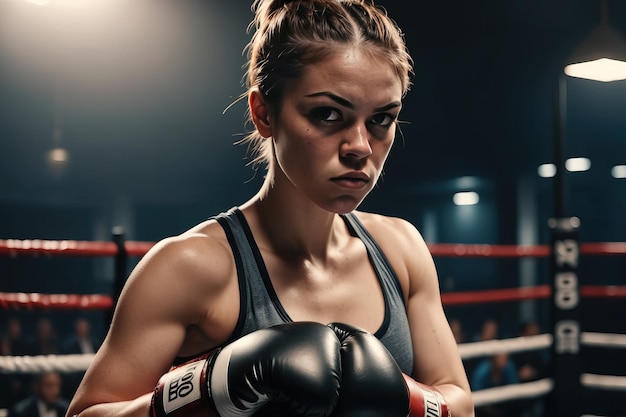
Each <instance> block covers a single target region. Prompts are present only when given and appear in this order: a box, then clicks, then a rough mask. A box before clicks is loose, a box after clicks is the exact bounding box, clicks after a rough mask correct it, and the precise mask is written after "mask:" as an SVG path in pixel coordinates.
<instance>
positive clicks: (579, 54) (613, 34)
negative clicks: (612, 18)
mask: <svg viewBox="0 0 626 417" xmlns="http://www.w3.org/2000/svg"><path fill="white" fill-rule="evenodd" d="M608 20H609V19H608V12H607V6H606V1H604V2H603V3H602V22H601V23H600V25H599V26H598V27H597V28H596V29H595V30H594V31H592V32H591V33H590V34H589V36H588V37H587V38H586V39H585V40H584V41H583V42H582V43H581V44H580V45H579V46H578V47H577V48H576V49H575V50H574V52H573V54H572V55H571V57H570V58H569V60H568V61H567V64H568V65H567V66H566V67H565V74H567V75H569V76H570V77H577V78H586V79H589V80H596V81H603V82H609V81H617V80H624V79H626V42H624V39H623V38H622V37H621V35H620V34H619V32H617V31H616V30H615V29H613V28H612V27H610V26H609V23H608Z"/></svg>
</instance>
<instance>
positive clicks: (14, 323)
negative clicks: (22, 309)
mask: <svg viewBox="0 0 626 417" xmlns="http://www.w3.org/2000/svg"><path fill="white" fill-rule="evenodd" d="M0 352H1V353H2V354H3V355H14V356H19V355H26V354H28V353H29V352H30V347H29V344H28V341H27V340H26V339H25V338H24V335H23V333H22V322H21V321H20V320H19V319H17V318H11V319H9V320H8V321H7V326H6V330H5V331H4V333H3V334H2V346H1V349H0Z"/></svg>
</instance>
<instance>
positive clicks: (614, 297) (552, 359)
mask: <svg viewBox="0 0 626 417" xmlns="http://www.w3.org/2000/svg"><path fill="white" fill-rule="evenodd" d="M566 238H567V236H566ZM565 241H567V239H565ZM153 244H154V243H152V242H134V241H125V240H124V238H123V236H122V235H120V234H116V235H114V238H113V240H112V241H110V242H106V241H69V240H64V241H51V240H10V239H9V240H0V257H7V258H16V257H32V256H37V257H45V258H50V257H63V256H68V257H105V258H113V259H114V263H115V268H114V270H115V278H114V280H113V288H112V290H111V293H110V294H42V293H7V292H0V307H1V308H2V309H3V310H6V311H9V310H18V311H19V310H28V311H37V310H46V311H55V310H68V311H73V310H76V311H88V310H89V311H97V312H99V311H101V312H102V313H103V314H105V315H106V317H107V320H110V317H111V314H112V312H113V309H114V307H115V300H116V299H117V297H118V296H119V292H120V291H121V288H122V286H123V284H124V282H125V279H126V277H127V270H128V264H129V258H140V257H142V256H143V255H144V254H145V253H146V252H147V251H148V250H149V249H150V248H151V247H152V246H153ZM559 244H560V241H559V240H558V239H557V241H556V243H555V242H552V244H551V245H535V246H517V245H482V244H481V245H472V244H469V245H468V244H430V245H429V247H430V250H431V253H432V255H433V257H434V258H435V261H436V262H437V261H438V259H444V258H476V259H491V260H500V259H507V260H510V261H513V262H516V261H520V260H522V259H536V260H541V259H544V260H548V259H551V257H552V258H554V256H555V253H557V252H559V249H558V247H559V246H558V245H559ZM555 245H556V246H555ZM563 253H564V254H566V255H568V256H569V255H571V254H572V252H571V248H569V249H568V250H567V251H564V252H563ZM557 255H558V254H557ZM575 255H580V257H581V259H587V258H590V257H593V258H596V259H600V260H604V259H607V258H609V257H611V258H615V257H617V258H619V259H620V262H622V260H624V259H626V242H625V243H619V242H615V243H580V244H579V245H577V252H576V254H575ZM565 264H566V262H560V261H559V260H558V259H557V260H556V261H555V262H551V266H552V267H551V272H550V273H551V274H552V275H553V276H554V277H556V279H555V280H554V281H553V282H552V283H548V284H545V283H541V284H539V285H533V286H524V287H512V288H498V289H488V290H472V291H445V290H442V302H443V305H444V308H445V309H446V312H447V314H448V316H450V315H451V314H456V313H457V312H456V310H455V309H459V308H462V309H464V310H463V311H467V309H472V308H474V309H477V310H480V309H481V307H484V306H487V305H501V306H502V305H508V306H514V307H513V308H514V309H515V308H516V307H515V306H516V305H518V304H519V303H541V304H542V306H543V310H544V311H545V310H551V313H550V315H551V318H550V319H549V320H548V322H549V325H548V326H546V327H548V328H549V329H552V331H547V332H545V333H540V334H536V335H532V336H511V335H509V337H500V338H494V339H492V340H483V341H472V340H470V341H467V340H466V341H462V342H459V344H458V348H459V351H460V354H461V356H462V358H463V361H464V363H465V364H466V367H467V368H468V369H469V367H470V366H469V364H471V363H473V364H474V365H475V364H476V363H477V362H478V361H480V360H481V359H485V358H489V357H492V356H494V355H497V354H500V353H504V354H506V355H511V356H513V355H517V354H519V353H523V352H532V351H539V352H543V354H544V355H546V357H547V358H548V362H547V369H548V372H547V374H546V375H545V376H543V377H541V378H539V379H535V380H532V381H529V382H520V383H515V384H509V385H502V386H496V387H493V388H485V389H480V390H474V388H473V387H472V390H473V391H472V395H473V399H474V403H475V406H476V409H477V416H480V415H481V413H480V412H479V411H480V410H489V409H490V408H492V407H497V406H503V405H507V404H511V403H520V402H522V403H524V404H528V402H531V403H533V404H535V405H537V404H539V406H540V407H544V406H545V407H547V408H546V410H548V411H549V410H556V414H554V413H549V412H548V411H545V412H543V413H539V414H523V415H528V416H534V415H542V414H543V415H558V416H569V415H574V414H571V413H570V410H571V409H572V404H570V403H571V402H573V403H574V405H575V407H576V410H578V411H576V413H575V414H576V415H577V416H586V417H589V416H600V415H622V416H624V415H626V401H623V399H625V398H626V373H624V374H623V375H611V374H608V373H598V372H597V371H596V370H595V369H594V367H593V366H589V364H590V363H591V364H593V363H594V362H595V359H593V357H592V358H591V359H590V360H587V361H583V360H582V359H583V357H584V356H585V355H588V354H589V352H596V353H597V352H598V351H599V352H600V355H601V356H600V358H607V357H611V358H613V357H615V358H621V360H620V359H615V360H617V361H621V362H622V363H626V352H625V351H624V349H626V334H620V332H599V331H593V330H589V329H584V328H581V329H580V331H578V327H574V326H572V324H574V325H576V326H578V324H580V323H582V326H584V321H580V320H578V319H577V318H576V317H569V316H566V317H564V318H565V319H564V320H561V321H559V320H560V319H563V317H560V316H559V314H561V313H563V312H555V311H554V309H553V307H551V304H553V302H554V303H556V304H559V303H561V304H563V305H564V306H565V308H564V310H566V313H567V314H569V313H570V312H572V311H574V310H576V309H577V308H578V304H579V301H581V302H586V301H589V302H591V303H592V305H591V308H592V309H593V311H594V313H596V314H597V313H598V312H599V310H600V308H598V307H597V306H598V305H609V304H611V303H613V305H614V308H615V310H616V311H622V312H623V310H624V308H623V306H626V304H624V303H625V302H626V286H620V285H580V286H578V285H577V283H578V281H577V279H575V278H576V276H575V275H574V272H573V271H575V270H574V269H571V268H570V269H567V268H566V269H563V268H562V267H564V265H565ZM565 266H567V265H565ZM559 267H561V269H559ZM618 272H619V273H621V274H624V273H626V272H625V271H624V270H620V271H618ZM559 277H560V278H559ZM561 278H562V279H561ZM624 279H626V277H624V278H623V279H621V282H624ZM555 282H556V284H555ZM555 285H556V286H555ZM593 303H596V304H593ZM598 303H599V304H598ZM537 310H542V308H538V309H537ZM578 313H580V315H581V316H584V311H578ZM611 318H612V319H613V320H615V317H607V318H606V321H607V322H609V321H610V320H609V319H611ZM617 320H618V321H623V316H622V317H618V318H617ZM563 323H566V324H569V325H570V327H566V328H563V327H562V326H561V324H563ZM564 337H565V338H564ZM568 349H569V350H568ZM562 354H566V356H567V357H566V358H565V362H564V364H565V366H566V367H565V368H563V367H562V366H559V363H556V362H558V361H559V360H561V361H562V360H563V358H559V355H562ZM92 359H93V355H92V354H72V355H41V356H0V374H4V375H11V374H34V373H38V372H42V371H46V370H56V371H59V372H61V373H69V372H83V371H84V370H86V369H87V367H88V366H89V364H90V362H91V360H92ZM561 365H563V363H561ZM564 369H565V370H564ZM572 372H573V373H572ZM562 374H564V375H562ZM572 375H573V376H574V377H573V378H572ZM468 377H469V374H468ZM563 384H566V386H563ZM579 392H581V393H583V394H582V395H581V396H579V397H580V398H579V399H577V398H576V397H577V396H578V395H577V394H578V393H579ZM594 396H595V397H598V396H599V397H600V399H599V400H598V399H594ZM564 398H568V400H567V402H568V404H567V405H564V404H563V401H564ZM618 398H621V399H622V401H621V404H622V405H621V406H619V405H617V406H615V404H620V403H619V402H618V401H617V400H615V401H614V400H613V399H618ZM607 399H608V400H607ZM606 401H609V402H610V403H611V404H612V405H613V406H614V408H615V407H618V408H617V411H613V414H603V408H606V407H603V405H604V403H605V402H606ZM619 407H621V408H619ZM563 409H565V410H568V411H567V412H559V410H563ZM615 412H617V414H615ZM6 413H7V410H0V417H3V416H4V415H6ZM485 415H487V414H485ZM520 415H522V414H520Z"/></svg>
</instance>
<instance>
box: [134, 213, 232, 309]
mask: <svg viewBox="0 0 626 417" xmlns="http://www.w3.org/2000/svg"><path fill="white" fill-rule="evenodd" d="M233 268H234V264H233V262H232V252H231V250H230V247H229V245H228V242H227V239H226V236H225V235H224V232H223V229H222V228H221V226H220V225H219V224H218V223H217V222H215V221H207V222H205V223H202V224H200V225H198V226H196V227H194V228H193V229H190V230H188V231H186V232H184V233H182V234H180V235H178V236H173V237H168V238H166V239H163V240H161V241H159V242H158V243H157V244H155V245H154V246H153V247H152V248H151V249H150V251H148V253H147V254H146V255H145V256H144V257H143V258H142V259H141V261H140V262H139V263H138V264H137V266H136V267H135V268H134V270H133V272H132V273H131V275H130V277H129V279H128V282H127V283H126V286H125V288H124V292H123V293H122V297H124V296H125V295H126V294H125V293H128V292H131V293H134V292H135V291H134V289H135V287H140V288H141V290H142V294H143V295H144V296H143V297H141V298H142V299H144V300H146V301H147V302H150V301H152V302H154V301H155V298H152V299H151V297H150V295H153V296H154V297H160V296H161V295H166V296H167V299H168V300H169V302H175V301H176V300H180V301H181V303H182V304H184V307H185V311H190V308H191V307H193V305H194V304H193V301H194V300H195V298H196V296H198V295H203V294H204V295H206V294H219V293H220V291H219V290H220V288H222V287H224V286H225V285H227V284H228V282H229V279H230V278H231V277H232V270H233ZM159 289H160V290H159ZM199 302H201V305H202V306H205V305H206V303H205V302H203V301H202V300H199Z"/></svg>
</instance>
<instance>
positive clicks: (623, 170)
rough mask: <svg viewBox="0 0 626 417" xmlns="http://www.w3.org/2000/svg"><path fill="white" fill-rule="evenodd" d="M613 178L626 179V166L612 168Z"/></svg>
mask: <svg viewBox="0 0 626 417" xmlns="http://www.w3.org/2000/svg"><path fill="white" fill-rule="evenodd" d="M611 175H612V176H613V178H626V165H615V166H614V167H613V168H611Z"/></svg>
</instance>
